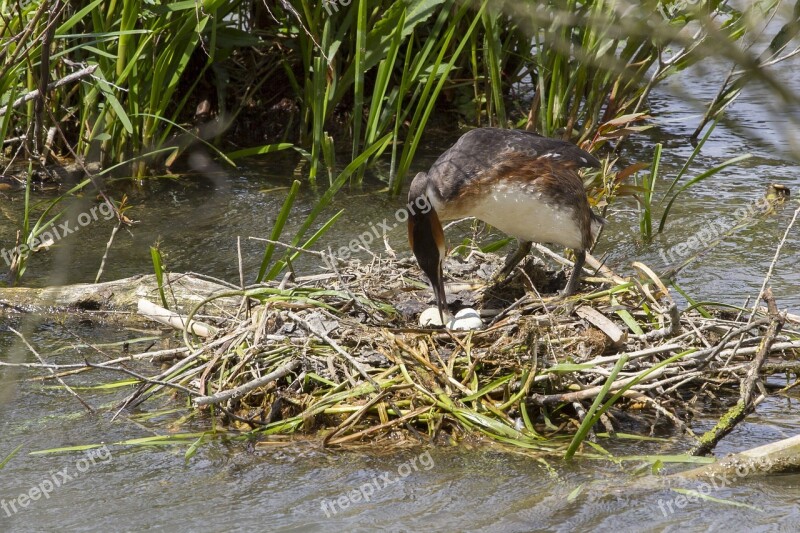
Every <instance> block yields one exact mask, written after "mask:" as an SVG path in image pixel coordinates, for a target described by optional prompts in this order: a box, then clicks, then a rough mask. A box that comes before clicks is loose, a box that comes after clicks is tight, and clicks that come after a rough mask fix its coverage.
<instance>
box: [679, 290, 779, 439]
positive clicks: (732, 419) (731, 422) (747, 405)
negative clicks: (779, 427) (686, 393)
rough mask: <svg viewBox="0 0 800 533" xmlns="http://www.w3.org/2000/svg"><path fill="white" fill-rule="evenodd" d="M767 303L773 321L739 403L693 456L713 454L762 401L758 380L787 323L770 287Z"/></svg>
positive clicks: (743, 385)
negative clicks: (756, 395) (756, 392)
mask: <svg viewBox="0 0 800 533" xmlns="http://www.w3.org/2000/svg"><path fill="white" fill-rule="evenodd" d="M764 301H765V302H766V303H767V309H769V313H770V317H771V319H772V321H771V323H770V325H769V328H768V329H767V333H766V334H765V335H764V338H763V339H762V340H761V346H759V348H758V353H757V354H756V356H755V357H754V358H753V361H752V362H751V363H750V368H749V369H748V371H747V375H746V376H745V378H744V380H743V382H742V388H741V394H740V396H739V401H738V402H736V405H734V406H733V407H731V408H730V409H728V412H727V413H725V414H724V415H723V416H722V418H720V420H719V422H718V423H717V424H716V425H715V426H714V427H713V428H711V429H710V430H709V431H707V432H706V433H705V434H704V435H703V436H702V437H701V438H700V443H699V444H698V445H697V446H695V447H694V448H692V449H691V450H690V451H689V454H690V455H706V454H708V453H709V452H711V450H713V449H714V447H715V446H716V445H717V443H718V442H719V441H720V440H722V439H723V438H724V437H725V436H726V435H727V434H728V433H730V432H731V431H733V429H734V428H735V427H736V426H737V425H738V424H739V422H741V421H742V420H744V419H745V418H746V417H747V415H749V414H750V413H752V412H753V411H755V407H756V405H757V404H758V399H754V398H753V388H754V387H755V384H756V382H757V380H758V376H759V372H760V370H761V367H762V365H763V364H764V360H765V359H766V357H767V354H769V352H770V349H771V348H772V344H773V342H774V340H775V336H776V335H777V334H778V333H779V332H780V330H781V328H782V327H783V323H784V321H785V320H784V318H783V316H782V315H781V314H780V312H779V311H778V306H777V305H776V304H775V298H774V297H773V296H772V289H770V288H769V287H767V288H766V289H765V290H764Z"/></svg>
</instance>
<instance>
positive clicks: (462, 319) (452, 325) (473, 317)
mask: <svg viewBox="0 0 800 533" xmlns="http://www.w3.org/2000/svg"><path fill="white" fill-rule="evenodd" d="M447 328H448V329H455V330H461V331H466V330H470V329H481V328H483V320H481V315H480V314H479V313H478V312H477V311H476V310H475V309H472V308H471V307H465V308H464V309H462V310H461V311H459V312H458V313H456V316H455V318H453V319H452V320H450V321H448V323H447Z"/></svg>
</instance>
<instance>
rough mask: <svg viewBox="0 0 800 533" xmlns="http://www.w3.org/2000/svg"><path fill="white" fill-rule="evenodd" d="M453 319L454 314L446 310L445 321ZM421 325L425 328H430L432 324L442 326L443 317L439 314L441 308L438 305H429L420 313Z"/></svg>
mask: <svg viewBox="0 0 800 533" xmlns="http://www.w3.org/2000/svg"><path fill="white" fill-rule="evenodd" d="M451 320H453V315H451V314H450V313H448V312H447V311H445V312H444V321H445V323H448V322H450V321H451ZM419 325H420V326H422V327H423V328H429V327H432V326H441V325H442V319H441V317H440V316H439V308H438V307H429V308H427V309H426V310H424V311H423V312H422V314H421V315H419Z"/></svg>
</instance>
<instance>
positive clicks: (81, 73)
mask: <svg viewBox="0 0 800 533" xmlns="http://www.w3.org/2000/svg"><path fill="white" fill-rule="evenodd" d="M95 70H97V65H91V66H88V67H86V68H82V69H81V70H78V71H76V72H73V73H72V74H68V75H66V76H64V77H63V78H61V79H60V80H56V81H54V82H52V83H48V84H47V90H48V91H52V90H53V89H58V88H59V87H61V86H62V85H66V84H68V83H72V82H73V81H76V80H79V79H81V78H85V77H86V76H91V75H92V74H93V73H94V71H95ZM38 96H39V89H35V90H33V91H31V92H29V93H27V94H24V95H22V96H20V97H19V98H17V99H16V100H14V101H13V102H11V104H10V106H8V105H5V106H3V107H0V116H3V115H5V114H6V113H7V112H8V109H9V107H10V108H11V109H14V108H15V107H19V106H21V105H22V104H24V103H25V102H29V101H31V100H33V99H34V98H37V97H38Z"/></svg>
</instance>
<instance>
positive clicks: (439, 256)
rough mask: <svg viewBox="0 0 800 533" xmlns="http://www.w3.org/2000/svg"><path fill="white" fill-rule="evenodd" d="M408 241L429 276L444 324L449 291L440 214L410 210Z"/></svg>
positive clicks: (433, 211)
mask: <svg viewBox="0 0 800 533" xmlns="http://www.w3.org/2000/svg"><path fill="white" fill-rule="evenodd" d="M408 242H409V244H410V245H411V249H412V250H413V251H414V256H415V257H416V258H417V263H419V266H420V268H422V271H423V272H425V275H426V276H428V279H429V280H430V282H431V287H433V295H434V297H435V298H436V306H437V307H438V308H439V318H441V320H442V325H444V324H445V320H444V317H445V316H446V315H447V313H448V311H447V293H445V290H444V276H443V274H442V262H443V261H444V257H445V255H446V249H445V243H444V231H442V224H441V222H439V216H438V215H437V214H436V211H435V210H434V209H433V208H431V209H430V210H429V211H428V212H427V213H419V212H417V213H415V212H413V211H412V212H410V213H409V217H408Z"/></svg>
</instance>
